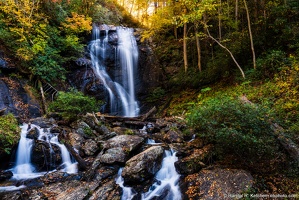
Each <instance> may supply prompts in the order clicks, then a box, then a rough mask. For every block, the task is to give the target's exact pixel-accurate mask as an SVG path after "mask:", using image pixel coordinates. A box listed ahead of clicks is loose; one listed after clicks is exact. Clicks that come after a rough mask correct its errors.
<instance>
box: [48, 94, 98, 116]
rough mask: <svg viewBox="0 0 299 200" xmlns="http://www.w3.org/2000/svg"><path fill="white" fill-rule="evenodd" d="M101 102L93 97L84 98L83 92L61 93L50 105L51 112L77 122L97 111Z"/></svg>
mask: <svg viewBox="0 0 299 200" xmlns="http://www.w3.org/2000/svg"><path fill="white" fill-rule="evenodd" d="M98 108H99V102H97V101H96V99H95V98H93V97H88V96H84V94H83V93H82V92H78V91H74V90H72V91H70V92H59V94H58V97H57V99H56V100H55V101H54V102H52V103H51V104H50V105H49V110H50V111H52V112H58V113H60V114H61V116H62V117H63V118H64V119H67V120H76V119H77V118H78V117H79V115H82V114H85V113H86V112H93V111H97V110H98Z"/></svg>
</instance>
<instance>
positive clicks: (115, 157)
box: [100, 147, 127, 164]
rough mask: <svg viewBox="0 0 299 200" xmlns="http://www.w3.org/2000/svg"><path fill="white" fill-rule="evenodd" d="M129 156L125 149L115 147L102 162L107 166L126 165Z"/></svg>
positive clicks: (107, 152)
mask: <svg viewBox="0 0 299 200" xmlns="http://www.w3.org/2000/svg"><path fill="white" fill-rule="evenodd" d="M126 158H127V154H126V153H125V152H124V150H123V148H121V147H115V148H111V149H108V150H107V151H106V152H105V153H104V154H103V155H102V156H101V157H100V162H101V163H105V164H114V163H125V162H126V160H127V159H126Z"/></svg>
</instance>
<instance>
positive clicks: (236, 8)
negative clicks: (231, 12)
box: [235, 0, 239, 25]
mask: <svg viewBox="0 0 299 200" xmlns="http://www.w3.org/2000/svg"><path fill="white" fill-rule="evenodd" d="M238 3H239V0H236V7H235V22H236V25H238V15H239V14H238V12H239V5H238Z"/></svg>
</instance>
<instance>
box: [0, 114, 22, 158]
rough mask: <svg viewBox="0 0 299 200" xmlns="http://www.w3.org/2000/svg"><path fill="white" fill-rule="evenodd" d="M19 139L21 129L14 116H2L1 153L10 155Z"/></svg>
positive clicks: (0, 125) (0, 121)
mask: <svg viewBox="0 0 299 200" xmlns="http://www.w3.org/2000/svg"><path fill="white" fill-rule="evenodd" d="M19 138H20V128H19V126H18V122H17V120H16V118H15V117H14V116H13V114H8V115H4V116H0V153H7V154H9V153H10V151H11V149H12V147H13V146H14V145H15V144H17V143H18V141H19Z"/></svg>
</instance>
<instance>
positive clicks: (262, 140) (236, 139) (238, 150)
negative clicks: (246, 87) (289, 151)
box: [187, 96, 277, 161]
mask: <svg viewBox="0 0 299 200" xmlns="http://www.w3.org/2000/svg"><path fill="white" fill-rule="evenodd" d="M270 116H271V112H270V111H269V109H267V108H266V107H256V106H254V105H251V104H244V103H242V102H241V101H240V100H238V99H234V98H231V97H229V96H218V97H217V98H209V99H206V100H204V101H201V102H199V103H198V104H197V105H196V106H195V107H192V109H190V113H189V114H188V117H187V121H188V124H189V125H190V126H191V127H192V128H194V129H195V131H196V132H197V133H198V136H199V137H202V138H205V139H206V140H207V141H208V142H211V143H214V144H215V145H216V153H217V154H218V156H225V155H227V154H233V155H234V156H235V157H237V158H238V159H239V160H244V161H245V160H247V161H258V160H259V161H261V160H263V159H266V160H268V159H271V158H272V157H271V155H273V154H274V152H275V151H276V150H277V144H276V142H275V139H274V137H273V136H272V132H273V131H272V130H271V127H270V123H269V120H271V117H270Z"/></svg>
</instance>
